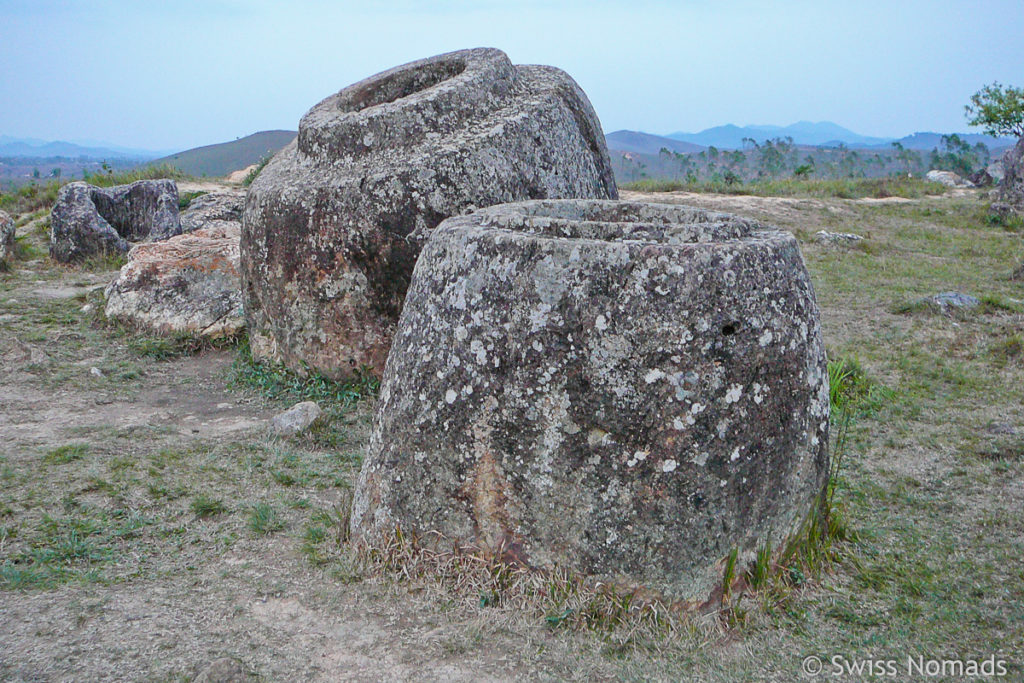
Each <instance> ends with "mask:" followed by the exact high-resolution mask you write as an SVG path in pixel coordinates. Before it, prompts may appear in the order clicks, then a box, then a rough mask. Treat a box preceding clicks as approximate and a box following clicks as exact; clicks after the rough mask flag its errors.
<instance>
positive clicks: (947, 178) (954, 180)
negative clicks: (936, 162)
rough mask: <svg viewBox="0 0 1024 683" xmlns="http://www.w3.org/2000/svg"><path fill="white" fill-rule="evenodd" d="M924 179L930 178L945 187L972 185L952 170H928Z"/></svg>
mask: <svg viewBox="0 0 1024 683" xmlns="http://www.w3.org/2000/svg"><path fill="white" fill-rule="evenodd" d="M925 180H930V181H931V182H933V183H941V184H943V185H945V186H946V187H974V185H973V184H972V183H971V182H970V181H968V180H964V179H963V178H961V177H960V176H958V175H957V174H956V173H953V172H952V171H937V170H933V171H928V173H927V174H925Z"/></svg>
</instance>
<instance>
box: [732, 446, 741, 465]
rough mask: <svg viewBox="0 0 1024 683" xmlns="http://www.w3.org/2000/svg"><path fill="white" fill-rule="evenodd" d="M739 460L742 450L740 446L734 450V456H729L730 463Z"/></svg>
mask: <svg viewBox="0 0 1024 683" xmlns="http://www.w3.org/2000/svg"><path fill="white" fill-rule="evenodd" d="M739 459H740V448H739V446H737V447H736V448H734V449H732V454H731V455H729V462H736V461H737V460H739Z"/></svg>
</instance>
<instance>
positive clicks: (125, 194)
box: [50, 180, 181, 263]
mask: <svg viewBox="0 0 1024 683" xmlns="http://www.w3.org/2000/svg"><path fill="white" fill-rule="evenodd" d="M50 224H51V230H50V256H51V257H53V258H54V259H55V260H57V261H60V262H61V263H70V262H73V261H79V260H81V259H84V258H87V257H89V256H94V255H100V254H104V253H124V252H127V251H128V249H129V248H130V244H129V243H130V242H143V241H150V242H154V241H157V240H164V239H167V238H168V237H172V236H174V235H177V234H180V233H181V224H180V222H179V220H178V187H177V185H175V183H174V181H173V180H140V181H138V182H135V183H132V184H130V185H117V186H115V187H95V186H93V185H89V184H87V183H83V182H80V181H79V182H74V183H68V184H67V185H65V186H64V187H62V188H61V190H60V194H58V195H57V202H56V204H54V206H53V211H52V212H51V214H50Z"/></svg>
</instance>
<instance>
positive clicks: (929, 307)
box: [906, 292, 981, 315]
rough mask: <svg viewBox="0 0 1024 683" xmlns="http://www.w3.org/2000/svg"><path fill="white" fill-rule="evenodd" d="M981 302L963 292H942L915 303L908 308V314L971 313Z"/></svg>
mask: <svg viewBox="0 0 1024 683" xmlns="http://www.w3.org/2000/svg"><path fill="white" fill-rule="evenodd" d="M980 304H981V301H980V300H979V299H978V298H977V297H974V296H971V295H970V294H964V293H963V292H940V293H938V294H933V295H931V296H926V297H924V298H921V299H918V300H917V301H914V302H913V303H912V304H910V305H909V306H907V307H906V310H907V311H908V312H914V311H931V312H933V313H940V314H942V315H950V314H952V313H955V312H960V311H969V310H971V309H974V308H977V307H978V306H979V305H980Z"/></svg>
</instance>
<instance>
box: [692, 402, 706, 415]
mask: <svg viewBox="0 0 1024 683" xmlns="http://www.w3.org/2000/svg"><path fill="white" fill-rule="evenodd" d="M705 409H707V406H706V405H704V404H703V403H694V404H693V405H692V406H690V413H691V414H693V415H700V414H701V413H703V412H704V410H705Z"/></svg>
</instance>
